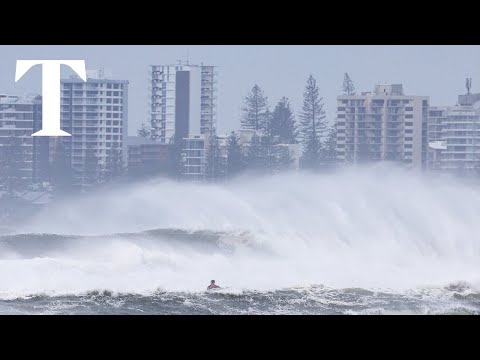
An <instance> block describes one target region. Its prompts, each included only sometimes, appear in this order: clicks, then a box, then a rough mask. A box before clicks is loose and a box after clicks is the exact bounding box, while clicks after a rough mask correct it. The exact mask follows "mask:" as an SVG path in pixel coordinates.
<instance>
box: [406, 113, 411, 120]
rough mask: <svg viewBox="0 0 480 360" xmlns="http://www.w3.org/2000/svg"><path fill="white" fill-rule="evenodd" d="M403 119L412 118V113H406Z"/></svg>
mask: <svg viewBox="0 0 480 360" xmlns="http://www.w3.org/2000/svg"><path fill="white" fill-rule="evenodd" d="M405 119H413V115H412V114H406V115H405Z"/></svg>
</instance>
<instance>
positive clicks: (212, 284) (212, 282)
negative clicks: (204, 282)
mask: <svg viewBox="0 0 480 360" xmlns="http://www.w3.org/2000/svg"><path fill="white" fill-rule="evenodd" d="M218 288H220V286H218V285H216V284H215V280H212V281H210V285H208V287H207V290H212V289H218Z"/></svg>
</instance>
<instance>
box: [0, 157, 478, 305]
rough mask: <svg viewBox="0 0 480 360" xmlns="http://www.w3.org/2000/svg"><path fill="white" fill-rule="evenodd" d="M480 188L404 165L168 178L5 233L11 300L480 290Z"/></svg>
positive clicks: (61, 208)
mask: <svg viewBox="0 0 480 360" xmlns="http://www.w3.org/2000/svg"><path fill="white" fill-rule="evenodd" d="M479 214H480V190H479V189H478V188H477V187H475V186H473V185H467V184H464V183H460V182H459V181H456V180H453V179H449V178H428V177H426V176H424V175H421V174H418V173H416V172H408V171H406V170H401V169H397V168H393V167H388V166H387V167H386V166H381V167H373V168H372V167H371V168H362V169H358V168H357V169H346V170H344V171H339V172H336V173H332V174H324V175H312V174H302V173H294V174H284V175H278V176H275V177H264V178H255V179H253V178H246V177H245V178H239V179H237V180H236V181H235V182H233V183H229V184H221V185H205V184H190V183H175V182H171V181H167V180H157V181H152V182H149V183H143V184H137V185H134V186H129V187H119V188H115V189H111V190H109V191H104V192H103V193H98V194H94V195H91V196H89V197H87V198H82V199H73V198H72V199H69V200H65V201H64V202H63V203H58V204H56V205H55V206H51V207H49V208H47V209H45V210H44V211H43V212H42V213H40V214H39V215H38V216H37V217H36V218H35V219H33V220H32V221H29V222H28V223H25V224H19V225H18V226H17V227H16V228H15V229H14V231H10V232H9V233H8V234H3V235H1V236H0V273H1V274H2V276H1V277H0V297H2V298H11V297H18V296H26V295H31V294H47V295H64V294H80V293H86V292H89V291H95V290H99V291H103V290H109V291H113V292H119V293H137V294H152V293H154V292H155V291H159V290H160V291H167V292H187V293H192V292H198V291H203V290H204V289H205V287H206V285H208V283H209V281H210V279H216V280H217V282H218V283H219V284H220V285H223V286H226V287H228V288H230V289H232V291H233V290H235V291H243V290H245V291H247V290H249V291H251V290H257V291H269V290H275V289H276V290H278V289H285V288H298V287H300V288H308V286H312V285H319V284H321V285H322V286H327V287H329V288H335V289H340V288H364V289H375V288H376V289H378V288H381V289H395V291H397V290H399V289H400V290H401V289H418V288H435V287H442V286H446V285H448V284H451V283H457V282H466V283H468V284H470V285H469V286H472V287H474V288H476V287H477V286H478V284H480V240H479V234H480V221H478V220H479Z"/></svg>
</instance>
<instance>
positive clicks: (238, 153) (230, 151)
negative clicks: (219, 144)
mask: <svg viewBox="0 0 480 360" xmlns="http://www.w3.org/2000/svg"><path fill="white" fill-rule="evenodd" d="M244 169H245V155H244V153H243V150H242V146H241V145H240V137H239V136H238V134H237V133H236V132H235V131H232V132H231V133H230V135H229V136H228V139H227V176H228V177H230V178H232V177H234V176H236V175H238V174H239V173H241V172H242V171H243V170H244Z"/></svg>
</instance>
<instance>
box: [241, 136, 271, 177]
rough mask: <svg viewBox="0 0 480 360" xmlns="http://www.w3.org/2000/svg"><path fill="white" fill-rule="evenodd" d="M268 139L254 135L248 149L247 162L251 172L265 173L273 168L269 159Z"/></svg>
mask: <svg viewBox="0 0 480 360" xmlns="http://www.w3.org/2000/svg"><path fill="white" fill-rule="evenodd" d="M267 141H268V137H266V136H263V137H262V136H257V135H254V136H253V137H252V140H251V141H250V144H249V146H248V149H247V153H246V157H245V161H246V164H247V168H248V170H249V171H253V172H256V173H259V172H265V171H267V170H268V169H269V168H271V167H272V166H273V164H272V161H271V159H269V152H268V144H267Z"/></svg>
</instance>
